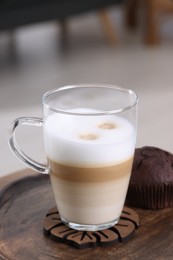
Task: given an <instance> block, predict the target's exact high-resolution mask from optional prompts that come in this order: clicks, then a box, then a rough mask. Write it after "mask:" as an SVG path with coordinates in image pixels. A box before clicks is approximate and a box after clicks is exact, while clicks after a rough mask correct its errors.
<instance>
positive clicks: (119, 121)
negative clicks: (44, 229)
mask: <svg viewBox="0 0 173 260" xmlns="http://www.w3.org/2000/svg"><path fill="white" fill-rule="evenodd" d="M97 112H98V111H97V110H93V109H89V108H88V109H87V108H86V109H84V108H76V109H73V110H70V113H71V114H63V113H62V114H60V113H58V114H57V113H52V114H51V115H49V116H48V117H47V118H46V120H45V123H44V139H45V148H46V154H47V157H48V163H49V171H50V178H51V182H52V187H53V191H54V195H55V199H56V203H57V207H58V210H59V213H60V216H61V218H62V220H63V221H64V222H65V223H78V224H81V225H84V226H85V225H86V226H87V225H103V226H104V224H107V223H111V225H113V224H115V223H116V222H117V221H118V219H119V217H120V214H121V211H122V208H123V206H124V201H125V197H126V192H127V188H128V184H129V179H130V174H131V167H132V162H133V155H134V148H135V130H134V127H133V125H132V124H131V123H130V122H129V121H128V120H127V119H125V118H123V117H120V116H117V115H96V114H97ZM73 113H82V114H85V116H82V115H73ZM91 113H93V114H94V113H95V115H94V116H91V115H90V114H91Z"/></svg>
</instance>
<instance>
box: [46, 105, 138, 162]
mask: <svg viewBox="0 0 173 260" xmlns="http://www.w3.org/2000/svg"><path fill="white" fill-rule="evenodd" d="M71 111H72V112H82V113H89V112H92V111H93V112H95V111H94V110H91V109H73V110H71ZM44 137H45V148H46V153H47V156H48V157H49V158H50V159H51V160H53V161H55V162H59V163H63V164H69V165H76V166H77V165H79V166H85V165H86V166H98V165H99V166H100V165H109V164H114V163H116V162H120V161H123V160H126V159H128V158H129V157H130V156H132V155H133V152H134V146H135V131H134V128H133V126H132V125H131V123H130V122H129V121H127V120H126V119H124V118H122V117H119V116H115V115H106V116H105V115H104V116H87V115H85V116H76V115H65V114H52V115H50V116H48V118H47V119H46V121H45V124H44Z"/></svg>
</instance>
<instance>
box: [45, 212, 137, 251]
mask: <svg viewBox="0 0 173 260" xmlns="http://www.w3.org/2000/svg"><path fill="white" fill-rule="evenodd" d="M138 225H139V217H138V215H137V213H136V212H135V211H134V210H132V209H130V208H127V207H124V208H123V211H122V214H121V217H120V220H119V222H118V223H117V224H116V225H114V226H113V227H111V228H109V229H106V230H102V231H77V230H74V229H72V228H69V227H68V226H66V225H65V224H63V223H62V221H61V219H60V216H59V213H58V211H57V208H52V209H51V210H50V211H49V212H48V213H47V215H46V218H45V220H44V224H43V226H44V234H45V235H48V236H50V238H51V239H53V240H56V241H59V242H61V243H65V244H68V245H71V246H74V247H77V248H87V247H96V246H110V245H112V244H114V243H117V242H123V241H126V240H128V239H129V238H130V237H131V236H132V234H133V233H134V231H135V229H136V228H137V227H138Z"/></svg>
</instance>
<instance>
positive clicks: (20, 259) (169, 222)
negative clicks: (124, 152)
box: [0, 175, 173, 260]
mask: <svg viewBox="0 0 173 260" xmlns="http://www.w3.org/2000/svg"><path fill="white" fill-rule="evenodd" d="M54 206H55V201H54V197H53V193H52V189H51V186H50V181H49V176H47V175H38V176H31V177H27V178H24V179H22V180H19V181H17V182H15V183H13V184H12V185H10V186H9V187H8V188H6V189H4V190H2V191H1V192H0V259H2V260H4V259H5V260H24V259H25V260H31V259H32V260H35V259H40V260H49V259H50V260H52V259H71V260H73V259H79V260H80V259H94V260H98V259H99V260H100V259H106V260H109V259H110V260H113V259H116V260H117V259H121V260H122V259H133V260H134V259H140V260H141V259H147V260H150V259H151V260H153V259H157V260H158V259H166V260H169V259H173V208H170V209H164V210H157V211H152V210H142V209H135V211H136V212H137V213H138V215H139V218H140V227H139V228H138V229H137V230H136V231H135V234H134V235H133V237H132V238H131V239H130V240H129V241H127V242H123V243H117V244H115V245H112V246H110V247H96V248H88V249H76V248H73V247H70V246H69V245H66V244H62V243H57V241H53V240H51V239H50V238H49V237H47V236H45V235H44V234H43V221H44V218H45V215H46V213H47V211H48V210H49V209H50V208H51V207H54Z"/></svg>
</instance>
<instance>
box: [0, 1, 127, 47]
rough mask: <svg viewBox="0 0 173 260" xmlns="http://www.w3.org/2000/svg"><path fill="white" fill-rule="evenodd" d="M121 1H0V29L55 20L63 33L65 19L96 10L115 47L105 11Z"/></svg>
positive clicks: (113, 35) (10, 28)
mask: <svg viewBox="0 0 173 260" xmlns="http://www.w3.org/2000/svg"><path fill="white" fill-rule="evenodd" d="M122 2H123V0H82V1H81V0H0V30H12V29H15V28H16V27H18V26H23V25H26V24H31V23H36V22H43V21H50V20H58V21H59V22H60V25H61V29H62V32H63V33H65V32H66V30H67V27H66V20H67V19H68V18H69V17H71V16H73V15H77V14H81V13H84V12H89V11H97V12H98V14H99V16H100V18H101V21H102V24H103V29H104V30H105V33H106V35H107V37H108V39H109V41H110V42H111V43H113V44H114V43H115V42H116V39H117V37H116V34H115V31H114V28H113V26H112V24H111V22H110V19H109V16H108V13H107V12H106V8H108V7H110V6H111V5H117V4H121V3H122Z"/></svg>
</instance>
